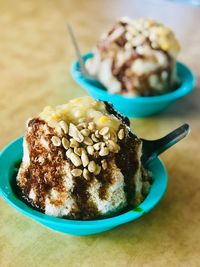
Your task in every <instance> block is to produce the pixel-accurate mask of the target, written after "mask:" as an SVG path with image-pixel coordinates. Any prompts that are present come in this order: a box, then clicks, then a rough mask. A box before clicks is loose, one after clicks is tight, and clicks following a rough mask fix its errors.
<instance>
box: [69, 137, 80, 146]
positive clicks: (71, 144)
mask: <svg viewBox="0 0 200 267" xmlns="http://www.w3.org/2000/svg"><path fill="white" fill-rule="evenodd" d="M78 146H79V143H78V142H77V141H76V140H75V139H73V138H70V147H78Z"/></svg>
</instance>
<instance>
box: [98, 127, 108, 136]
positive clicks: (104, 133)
mask: <svg viewBox="0 0 200 267" xmlns="http://www.w3.org/2000/svg"><path fill="white" fill-rule="evenodd" d="M108 132H109V128H108V127H103V128H102V129H101V130H100V131H99V134H100V135H106V134H107V133H108Z"/></svg>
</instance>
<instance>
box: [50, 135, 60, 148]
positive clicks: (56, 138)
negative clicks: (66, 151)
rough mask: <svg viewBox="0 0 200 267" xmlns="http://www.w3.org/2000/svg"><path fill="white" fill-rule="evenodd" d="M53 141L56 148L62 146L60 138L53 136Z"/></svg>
mask: <svg viewBox="0 0 200 267" xmlns="http://www.w3.org/2000/svg"><path fill="white" fill-rule="evenodd" d="M51 141H52V143H53V145H54V146H60V145H61V140H60V138H59V137H58V136H53V137H52V138H51Z"/></svg>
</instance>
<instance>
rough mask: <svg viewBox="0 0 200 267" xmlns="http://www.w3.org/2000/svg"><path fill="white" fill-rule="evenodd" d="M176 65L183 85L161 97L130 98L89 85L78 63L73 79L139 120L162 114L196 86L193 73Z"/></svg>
mask: <svg viewBox="0 0 200 267" xmlns="http://www.w3.org/2000/svg"><path fill="white" fill-rule="evenodd" d="M92 56H93V54H92V53H88V54H86V55H84V56H83V59H84V61H86V60H87V59H88V58H91V57H92ZM176 64H177V72H178V77H179V78H180V81H181V85H180V87H179V88H177V89H176V90H175V91H173V92H170V93H167V94H164V95H160V96H147V97H144V96H142V97H140V96H136V97H130V96H122V95H119V94H110V93H109V92H108V91H106V90H103V89H102V88H100V87H98V86H95V85H94V84H92V83H89V82H88V81H87V80H86V79H85V78H84V76H83V75H82V74H81V72H80V67H79V63H78V61H76V62H74V63H73V64H72V67H71V75H72V77H73V79H74V80H75V81H76V82H77V83H78V84H79V85H80V86H81V87H82V88H84V89H85V90H86V91H87V92H88V94H90V95H91V96H92V97H94V98H95V99H98V100H103V101H108V102H111V103H112V104H113V105H114V107H115V108H116V109H117V110H118V111H119V112H120V113H122V114H123V115H125V116H127V117H132V118H133V117H134V118H139V117H147V116H150V115H153V114H156V113H159V112H161V111H162V110H164V109H165V108H167V107H168V106H169V105H170V104H172V103H173V102H175V101H177V100H178V99H180V98H182V97H184V96H185V95H187V94H189V93H190V92H191V91H192V89H193V88H194V86H195V77H194V75H193V73H192V72H191V70H190V69H189V68H187V67H186V66H185V65H184V64H182V63H180V62H177V63H176Z"/></svg>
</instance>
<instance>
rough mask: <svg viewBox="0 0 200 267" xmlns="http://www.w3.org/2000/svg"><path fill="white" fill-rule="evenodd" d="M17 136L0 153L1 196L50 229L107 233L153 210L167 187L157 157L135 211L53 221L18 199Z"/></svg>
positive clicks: (19, 152) (19, 147)
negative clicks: (146, 193) (147, 185)
mask: <svg viewBox="0 0 200 267" xmlns="http://www.w3.org/2000/svg"><path fill="white" fill-rule="evenodd" d="M22 140H23V138H22V137H20V138H18V139H16V140H14V141H13V142H12V143H10V144H9V145H8V146H7V147H5V148H4V149H3V151H2V152H1V154H0V170H1V172H0V195H1V196H2V197H3V198H4V199H5V200H6V201H7V202H8V203H9V204H10V205H11V206H12V207H14V208H15V209H17V210H18V211H20V212H21V213H23V214H24V215H26V216H28V217H30V218H32V219H34V220H36V221H37V222H39V223H41V224H43V225H44V226H46V227H48V228H51V229H53V230H56V231H59V232H62V233H65V234H72V235H91V234H97V233H101V232H105V231H108V230H110V229H112V228H115V227H117V226H119V225H121V224H124V223H127V222H130V221H133V220H135V219H137V218H139V217H141V216H143V215H144V214H145V213H147V212H149V211H150V210H151V209H152V208H153V207H155V206H156V205H157V204H158V202H159V201H160V199H161V198H162V197H163V195H164V193H165V190H166V188H167V173H166V170H165V167H164V165H163V164H162V162H161V160H160V159H159V158H156V159H155V160H153V161H151V163H150V164H149V166H148V169H149V170H150V171H151V173H152V175H153V183H152V185H151V189H150V192H149V194H148V196H147V197H146V199H145V200H144V201H143V202H142V203H141V204H140V205H139V206H138V207H137V208H135V209H133V210H129V211H127V212H124V213H122V214H120V215H118V216H113V217H111V218H108V219H99V220H90V221H77V220H67V219H62V218H55V217H51V216H48V215H46V214H44V213H42V212H39V211H37V210H35V209H34V208H32V207H31V206H29V205H28V204H26V203H25V202H24V201H23V200H22V199H21V197H20V195H19V193H17V192H18V189H17V185H16V166H17V165H18V164H19V162H21V160H22V154H23V149H22Z"/></svg>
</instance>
